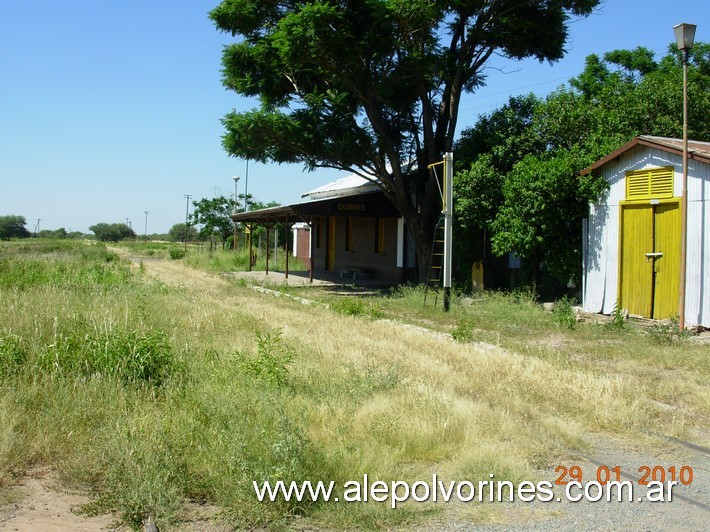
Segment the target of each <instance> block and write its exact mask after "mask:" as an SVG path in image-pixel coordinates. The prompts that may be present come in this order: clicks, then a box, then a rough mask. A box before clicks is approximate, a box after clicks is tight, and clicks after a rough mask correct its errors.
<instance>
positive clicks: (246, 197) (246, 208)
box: [244, 159, 249, 212]
mask: <svg viewBox="0 0 710 532" xmlns="http://www.w3.org/2000/svg"><path fill="white" fill-rule="evenodd" d="M244 212H249V159H247V173H246V176H245V177H244Z"/></svg>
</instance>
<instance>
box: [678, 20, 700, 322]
mask: <svg viewBox="0 0 710 532" xmlns="http://www.w3.org/2000/svg"><path fill="white" fill-rule="evenodd" d="M695 28H697V26H696V25H695V24H686V23H683V24H678V25H676V26H673V32H674V33H675V40H676V44H677V45H678V50H680V51H681V52H682V54H683V195H682V196H681V207H680V216H681V226H680V227H681V229H680V283H679V286H678V328H679V329H680V330H683V329H685V284H686V279H685V270H686V260H687V252H688V250H687V245H688V54H689V53H690V49H691V48H692V47H693V41H694V40H695Z"/></svg>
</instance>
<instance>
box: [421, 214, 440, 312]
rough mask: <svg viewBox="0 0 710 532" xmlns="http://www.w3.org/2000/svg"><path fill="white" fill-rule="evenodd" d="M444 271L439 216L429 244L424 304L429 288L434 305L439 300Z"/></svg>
mask: <svg viewBox="0 0 710 532" xmlns="http://www.w3.org/2000/svg"><path fill="white" fill-rule="evenodd" d="M443 271H444V217H443V216H441V217H439V220H438V221H437V222H436V227H435V228H434V241H433V242H432V245H431V256H430V257H429V272H428V274H427V279H426V285H425V286H424V304H425V305H426V297H427V293H428V291H429V288H432V289H435V291H436V297H435V298H434V306H436V303H437V302H438V300H439V288H441V279H442V273H443Z"/></svg>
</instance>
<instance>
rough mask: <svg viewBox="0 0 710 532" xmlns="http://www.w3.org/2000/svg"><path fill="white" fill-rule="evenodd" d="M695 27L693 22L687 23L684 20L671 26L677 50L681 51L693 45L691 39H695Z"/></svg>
mask: <svg viewBox="0 0 710 532" xmlns="http://www.w3.org/2000/svg"><path fill="white" fill-rule="evenodd" d="M695 28H697V26H696V25H695V24H687V23H686V22H683V23H682V24H677V25H675V26H673V32H674V33H675V42H676V45H677V46H678V50H680V51H681V52H682V51H687V50H690V49H691V48H692V47H693V41H695Z"/></svg>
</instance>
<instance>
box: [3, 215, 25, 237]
mask: <svg viewBox="0 0 710 532" xmlns="http://www.w3.org/2000/svg"><path fill="white" fill-rule="evenodd" d="M25 225H27V220H26V219H25V217H24V216H18V215H15V214H9V215H6V216H0V239H2V240H9V239H10V238H27V237H29V236H30V232H29V231H28V230H27V228H26V227H25Z"/></svg>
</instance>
